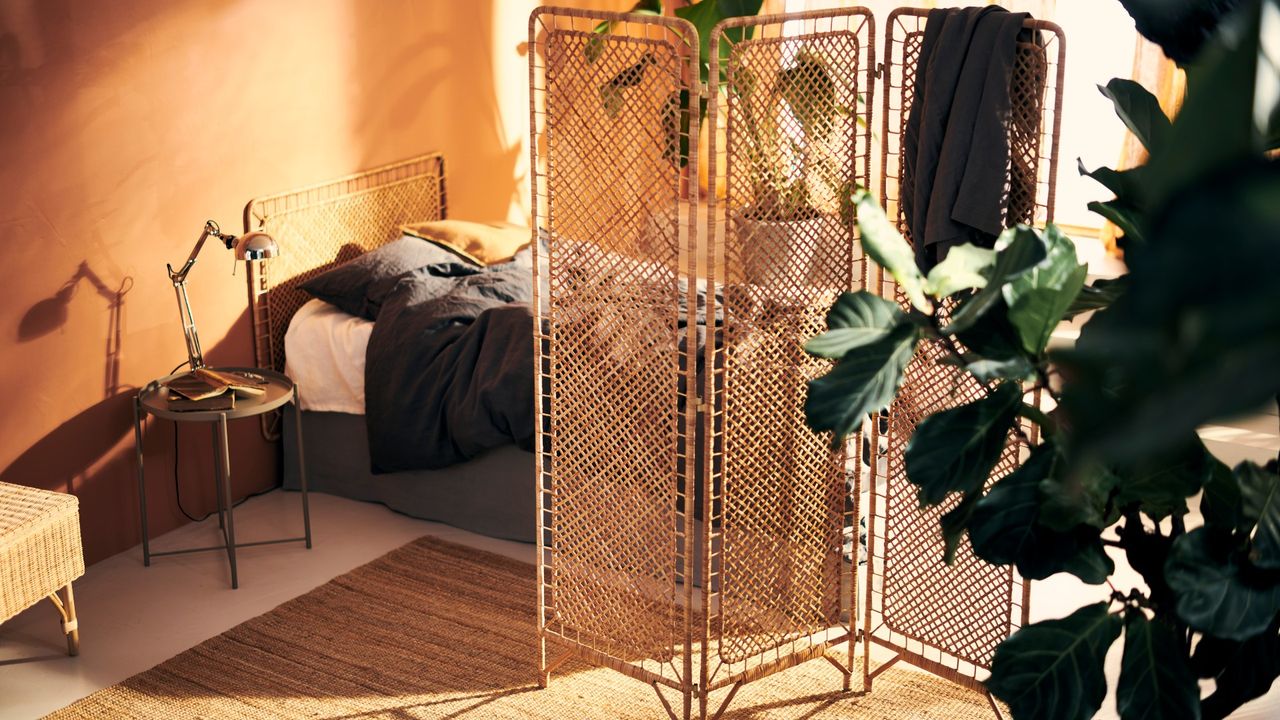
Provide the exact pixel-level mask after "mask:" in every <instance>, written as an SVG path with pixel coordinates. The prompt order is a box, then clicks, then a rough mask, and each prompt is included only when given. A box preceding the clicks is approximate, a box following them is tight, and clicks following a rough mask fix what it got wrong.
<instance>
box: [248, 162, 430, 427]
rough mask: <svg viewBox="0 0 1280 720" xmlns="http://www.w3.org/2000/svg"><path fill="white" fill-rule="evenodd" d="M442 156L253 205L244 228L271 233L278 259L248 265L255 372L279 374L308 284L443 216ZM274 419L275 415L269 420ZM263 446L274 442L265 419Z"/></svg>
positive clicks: (273, 424)
mask: <svg viewBox="0 0 1280 720" xmlns="http://www.w3.org/2000/svg"><path fill="white" fill-rule="evenodd" d="M446 197H447V196H446V194H445V171H444V156H443V155H441V154H440V153H429V154H426V155H421V156H419V157H415V158H411V159H409V160H404V161H401V162H397V163H393V164H391V165H384V166H382V167H378V168H374V169H372V170H366V171H364V172H361V173H356V174H355V175H348V176H346V177H341V178H337V179H335V180H330V181H328V182H324V183H320V184H318V185H311V186H309V187H305V188H300V189H297V190H291V191H288V192H284V193H280V194H278V195H270V196H267V197H261V198H256V199H253V200H250V201H249V203H248V204H247V205H245V208H244V229H245V232H249V231H251V230H261V231H265V232H268V233H270V234H271V236H272V237H274V238H275V240H276V243H277V244H278V245H279V246H280V253H279V255H277V256H276V257H275V258H273V259H272V260H271V261H270V262H268V263H251V264H250V268H249V272H250V276H249V312H250V316H251V318H252V321H253V350H254V357H255V360H256V362H257V365H258V366H259V367H265V368H271V369H274V370H280V371H283V370H284V333H285V330H286V329H287V328H288V327H289V320H290V318H292V317H293V314H294V313H295V312H297V310H298V308H300V307H302V305H303V303H305V302H307V300H309V299H310V296H309V295H307V294H306V293H305V292H303V291H302V290H301V289H300V287H299V286H300V285H301V284H302V283H304V282H306V281H307V279H309V278H311V277H313V276H315V275H317V274H319V273H320V272H323V271H324V270H327V269H329V268H331V267H333V266H335V265H337V264H340V263H343V262H346V261H348V260H350V259H351V258H353V257H357V256H359V255H361V254H362V253H365V252H368V251H370V250H373V249H374V248H377V247H380V246H382V245H385V244H387V243H388V242H391V241H392V240H395V239H396V238H397V237H398V236H399V234H400V232H399V227H400V226H401V225H403V224H405V223H411V222H419V221H424V220H443V219H444V218H445V217H446V215H447V203H446ZM274 417H275V416H273V418H274ZM263 434H264V435H265V436H266V437H267V439H268V440H274V439H275V438H277V437H278V436H279V434H278V426H277V424H276V421H275V420H274V419H272V420H271V421H268V420H266V419H265V418H264V422H263Z"/></svg>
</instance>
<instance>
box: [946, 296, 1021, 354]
mask: <svg viewBox="0 0 1280 720" xmlns="http://www.w3.org/2000/svg"><path fill="white" fill-rule="evenodd" d="M997 297H998V298H999V299H998V300H997V301H996V303H995V304H994V305H992V306H991V309H990V310H989V311H988V312H986V313H985V314H984V315H982V317H980V318H978V319H977V320H976V321H975V322H974V323H973V324H972V325H970V326H969V327H967V328H965V329H964V330H962V331H960V332H958V333H956V339H957V340H959V341H960V342H961V343H962V344H963V345H964V346H965V347H966V348H968V349H969V350H972V351H973V352H975V353H978V355H979V356H980V357H983V358H986V359H988V360H1015V359H1017V358H1022V359H1024V360H1027V361H1028V362H1030V360H1029V359H1028V358H1027V354H1026V352H1024V351H1023V349H1022V341H1021V340H1019V339H1018V331H1017V330H1016V329H1014V327H1013V325H1012V324H1011V323H1010V322H1009V306H1007V305H1005V304H1004V298H1000V297H999V295H998V294H997Z"/></svg>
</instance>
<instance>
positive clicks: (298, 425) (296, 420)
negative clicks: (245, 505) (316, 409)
mask: <svg viewBox="0 0 1280 720" xmlns="http://www.w3.org/2000/svg"><path fill="white" fill-rule="evenodd" d="M293 430H294V432H293V435H294V439H295V440H297V442H298V487H299V488H300V489H301V490H302V528H303V532H304V534H305V535H306V538H307V549H308V550H310V549H311V509H310V507H309V506H308V505H307V459H306V455H305V454H304V453H303V448H302V396H301V395H299V394H298V386H297V385H294V386H293Z"/></svg>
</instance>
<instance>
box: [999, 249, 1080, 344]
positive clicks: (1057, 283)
mask: <svg viewBox="0 0 1280 720" xmlns="http://www.w3.org/2000/svg"><path fill="white" fill-rule="evenodd" d="M1042 237H1043V239H1044V247H1045V257H1044V259H1043V260H1042V261H1040V262H1039V263H1037V264H1035V265H1034V266H1032V267H1031V268H1029V269H1028V270H1027V271H1026V272H1023V273H1019V274H1017V275H1015V276H1014V277H1012V278H1011V279H1010V280H1009V281H1008V282H1007V283H1006V284H1005V285H1004V287H1003V288H1001V292H1002V293H1003V295H1004V301H1005V303H1006V304H1008V306H1009V321H1010V322H1011V323H1013V327H1014V328H1015V329H1016V330H1017V331H1018V336H1019V338H1020V339H1021V340H1022V348H1023V349H1024V350H1026V351H1027V352H1028V353H1031V354H1032V355H1039V354H1040V353H1042V352H1044V349H1045V346H1047V345H1048V344H1049V336H1050V335H1052V334H1053V330H1054V328H1056V327H1058V323H1060V322H1062V318H1063V316H1065V315H1066V313H1067V309H1068V308H1069V307H1071V303H1072V302H1073V301H1074V300H1075V299H1076V295H1078V294H1079V293H1080V288H1082V287H1083V286H1084V279H1085V275H1087V274H1088V272H1089V270H1088V268H1087V267H1085V266H1084V265H1081V264H1080V263H1079V262H1077V261H1076V247H1075V245H1074V244H1072V242H1071V240H1069V239H1068V238H1067V237H1066V236H1065V235H1063V234H1062V233H1061V232H1059V231H1058V228H1057V227H1056V226H1054V225H1049V226H1048V227H1047V228H1045V230H1044V232H1043V234H1042Z"/></svg>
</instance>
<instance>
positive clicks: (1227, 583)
mask: <svg viewBox="0 0 1280 720" xmlns="http://www.w3.org/2000/svg"><path fill="white" fill-rule="evenodd" d="M1246 573H1248V574H1249V575H1252V574H1253V573H1249V568H1248V567H1247V566H1246V565H1245V563H1244V558H1243V557H1241V555H1240V554H1239V553H1238V552H1236V551H1235V548H1234V547H1232V543H1231V538H1230V536H1225V535H1223V534H1221V533H1217V532H1214V531H1211V530H1210V529H1208V528H1203V527H1201V528H1196V529H1195V530H1192V531H1191V532H1189V533H1187V534H1186V535H1182V536H1181V537H1179V538H1178V539H1176V540H1175V541H1174V542H1173V548H1172V550H1170V552H1169V559H1168V561H1167V562H1166V563H1165V571H1164V574H1165V579H1166V580H1167V581H1168V583H1169V587H1170V588H1172V589H1173V592H1174V594H1175V595H1176V596H1177V598H1178V601H1177V611H1178V617H1179V618H1181V619H1182V621H1183V622H1185V623H1186V624H1188V625H1190V626H1191V627H1193V628H1195V629H1196V630H1199V631H1201V632H1204V633H1208V634H1210V635H1216V636H1218V637H1220V638H1226V639H1228V640H1245V639H1247V638H1249V637H1251V636H1253V635H1256V634H1258V633H1259V632H1262V630H1263V629H1264V628H1266V627H1267V625H1268V624H1270V623H1271V621H1272V619H1273V618H1275V616H1276V613H1277V612H1280V583H1276V582H1275V581H1274V580H1270V581H1266V580H1260V579H1259V578H1256V577H1252V576H1250V577H1247V578H1246V576H1245V575H1246Z"/></svg>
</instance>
